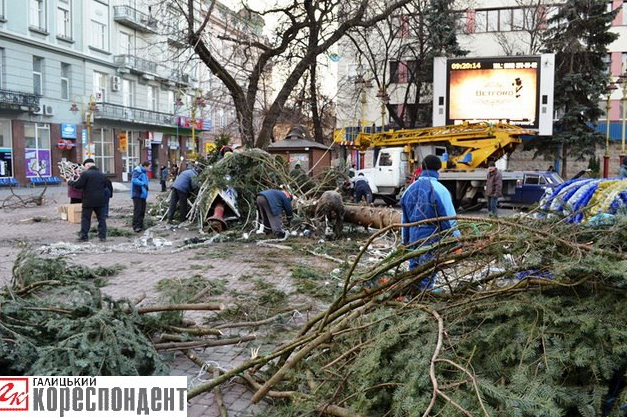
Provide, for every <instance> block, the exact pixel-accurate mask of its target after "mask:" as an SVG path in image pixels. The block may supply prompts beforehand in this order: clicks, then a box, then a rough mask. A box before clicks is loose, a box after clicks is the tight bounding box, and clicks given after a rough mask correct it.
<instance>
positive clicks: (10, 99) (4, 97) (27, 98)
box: [0, 89, 40, 112]
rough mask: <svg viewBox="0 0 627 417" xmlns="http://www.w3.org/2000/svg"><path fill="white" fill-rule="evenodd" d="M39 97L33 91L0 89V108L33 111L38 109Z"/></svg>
mask: <svg viewBox="0 0 627 417" xmlns="http://www.w3.org/2000/svg"><path fill="white" fill-rule="evenodd" d="M39 97H40V96H38V95H37V94H33V93H24V92H21V91H11V90H1V89H0V108H1V109H5V110H16V111H31V112H34V111H37V109H39Z"/></svg>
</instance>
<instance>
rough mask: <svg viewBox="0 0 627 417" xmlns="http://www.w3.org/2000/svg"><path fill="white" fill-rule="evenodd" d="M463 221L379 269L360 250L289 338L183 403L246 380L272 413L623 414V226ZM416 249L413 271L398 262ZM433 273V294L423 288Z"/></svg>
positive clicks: (626, 317) (626, 340)
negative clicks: (319, 307)
mask: <svg viewBox="0 0 627 417" xmlns="http://www.w3.org/2000/svg"><path fill="white" fill-rule="evenodd" d="M459 224H460V228H461V229H462V231H463V232H462V238H460V239H456V238H453V237H450V236H448V235H443V236H442V240H441V242H440V243H439V244H436V245H431V246H427V245H426V244H425V245H419V246H418V247H416V248H404V247H401V248H399V250H397V251H394V252H393V253H391V254H390V255H389V256H388V257H387V258H386V259H384V260H383V261H382V262H380V263H379V265H378V266H376V267H374V268H372V267H369V268H363V269H360V267H359V265H360V264H359V257H358V259H357V260H356V261H355V263H354V264H353V266H352V267H351V268H350V269H349V271H348V273H347V275H346V278H345V282H344V288H343V292H342V295H341V296H340V297H339V298H338V299H337V300H336V301H335V302H334V303H333V304H332V305H331V306H330V307H329V309H328V310H326V311H325V312H323V313H321V314H319V315H317V316H316V317H314V318H312V319H311V320H310V321H309V322H308V323H307V324H306V325H305V326H304V327H303V328H302V329H301V331H300V333H299V334H298V335H297V336H296V337H295V338H293V339H292V340H289V341H286V342H285V343H284V344H282V345H281V346H280V347H279V348H277V349H275V350H274V351H273V352H270V353H268V354H266V355H263V356H258V357H255V358H253V359H251V360H249V361H248V362H246V363H244V364H242V365H241V366H239V367H237V368H236V369H233V370H232V371H230V372H227V373H222V374H220V375H219V376H216V377H214V378H213V379H212V380H210V381H208V382H206V383H203V384H201V385H199V386H197V387H195V388H193V389H191V390H190V391H189V398H193V397H194V396H196V395H198V394H200V393H201V392H204V391H206V390H209V389H213V388H215V387H216V386H218V385H219V384H221V383H222V382H224V381H227V380H230V378H232V377H233V376H234V375H240V376H242V378H243V380H244V381H245V382H246V383H247V384H248V385H249V386H250V387H252V389H253V390H254V391H255V394H254V395H253V402H256V401H260V400H262V399H272V398H274V399H276V400H277V401H278V403H277V407H273V408H272V409H271V410H270V411H269V414H271V415H273V416H300V415H309V414H326V415H335V416H366V415H368V416H384V415H385V416H435V415H438V416H460V415H466V416H473V415H477V416H478V415H482V416H501V415H508V416H529V417H532V416H539V415H542V416H555V417H557V416H595V415H610V414H611V415H617V414H615V413H617V412H618V411H617V410H618V409H619V408H621V406H622V404H625V403H626V402H627V393H625V390H624V389H623V388H624V385H625V382H624V381H625V374H626V370H627V330H626V329H625V322H627V311H626V310H625V308H624V299H625V296H626V295H627V256H626V255H625V253H624V251H625V249H626V248H627V221H626V220H625V219H624V218H620V219H619V221H618V222H617V223H616V224H614V225H612V226H604V227H598V228H593V227H581V226H575V225H572V224H568V223H566V222H563V221H558V220H555V221H553V222H550V223H548V222H538V221H534V220H531V219H524V220H523V221H521V220H520V219H509V220H505V219H480V218H460V220H459ZM395 227H396V226H391V227H390V228H387V229H392V228H395ZM387 229H384V230H382V231H381V233H385V232H386V231H387ZM374 238H376V236H373V237H372V239H370V242H372V240H373V239H374ZM370 242H368V244H366V245H364V247H363V251H362V254H363V253H364V251H366V250H367V248H368V246H369V243H370ZM424 253H430V254H432V255H433V256H432V257H431V258H430V259H427V260H426V262H425V263H424V264H422V265H421V266H420V267H419V268H416V269H414V270H411V271H408V270H407V269H406V268H404V267H403V264H404V263H405V262H406V261H407V260H409V259H411V258H412V257H416V256H420V255H422V254H424ZM433 274H436V276H437V284H436V288H435V289H434V290H432V291H423V292H420V291H417V290H416V283H417V282H419V281H421V280H423V279H425V278H429V277H432V276H433ZM209 369H211V367H209ZM212 371H215V370H212ZM216 372H217V371H216Z"/></svg>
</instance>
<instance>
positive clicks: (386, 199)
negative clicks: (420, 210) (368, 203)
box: [379, 195, 398, 206]
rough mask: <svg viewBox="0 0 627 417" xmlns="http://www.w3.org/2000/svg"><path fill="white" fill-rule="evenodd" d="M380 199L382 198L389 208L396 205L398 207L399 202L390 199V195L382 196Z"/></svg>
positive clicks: (392, 198)
mask: <svg viewBox="0 0 627 417" xmlns="http://www.w3.org/2000/svg"><path fill="white" fill-rule="evenodd" d="M379 197H380V198H381V199H382V200H383V202H384V203H385V204H387V205H388V206H395V205H396V203H398V200H397V199H396V198H394V197H390V196H389V195H385V196H383V195H381V196H379Z"/></svg>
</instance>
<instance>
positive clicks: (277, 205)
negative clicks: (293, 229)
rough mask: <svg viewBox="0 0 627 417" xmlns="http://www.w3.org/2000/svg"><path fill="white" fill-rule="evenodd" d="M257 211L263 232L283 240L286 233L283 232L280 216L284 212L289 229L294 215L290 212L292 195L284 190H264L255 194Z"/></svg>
mask: <svg viewBox="0 0 627 417" xmlns="http://www.w3.org/2000/svg"><path fill="white" fill-rule="evenodd" d="M257 210H258V211H259V215H260V217H261V222H262V223H263V231H264V232H266V233H267V234H269V233H270V231H272V232H274V236H275V237H277V238H279V239H283V238H285V237H287V232H285V231H283V220H282V219H281V216H282V214H283V212H285V216H286V217H287V225H288V227H289V224H290V222H291V221H292V217H293V216H294V213H293V211H292V195H291V194H290V193H289V192H287V191H286V190H265V191H262V192H260V193H259V194H257Z"/></svg>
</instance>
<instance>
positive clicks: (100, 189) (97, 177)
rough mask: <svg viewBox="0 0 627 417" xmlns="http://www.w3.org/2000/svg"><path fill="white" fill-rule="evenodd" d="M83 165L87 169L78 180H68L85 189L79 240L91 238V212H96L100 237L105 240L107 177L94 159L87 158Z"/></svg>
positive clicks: (85, 240) (78, 187) (80, 188)
mask: <svg viewBox="0 0 627 417" xmlns="http://www.w3.org/2000/svg"><path fill="white" fill-rule="evenodd" d="M83 166H84V167H85V171H83V173H82V174H81V176H80V177H79V178H78V180H76V181H69V182H68V185H70V186H72V187H74V188H77V189H79V190H83V201H82V204H83V205H82V208H83V210H82V212H81V237H80V238H79V241H81V242H87V241H88V240H89V229H90V228H91V214H92V212H95V213H96V217H97V218H98V238H99V239H100V241H101V242H104V241H105V240H107V220H106V217H105V212H104V207H105V203H106V201H105V188H106V178H105V176H104V174H103V173H102V172H100V170H99V169H98V168H97V167H96V165H95V164H94V160H93V159H91V158H88V159H85V162H83Z"/></svg>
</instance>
